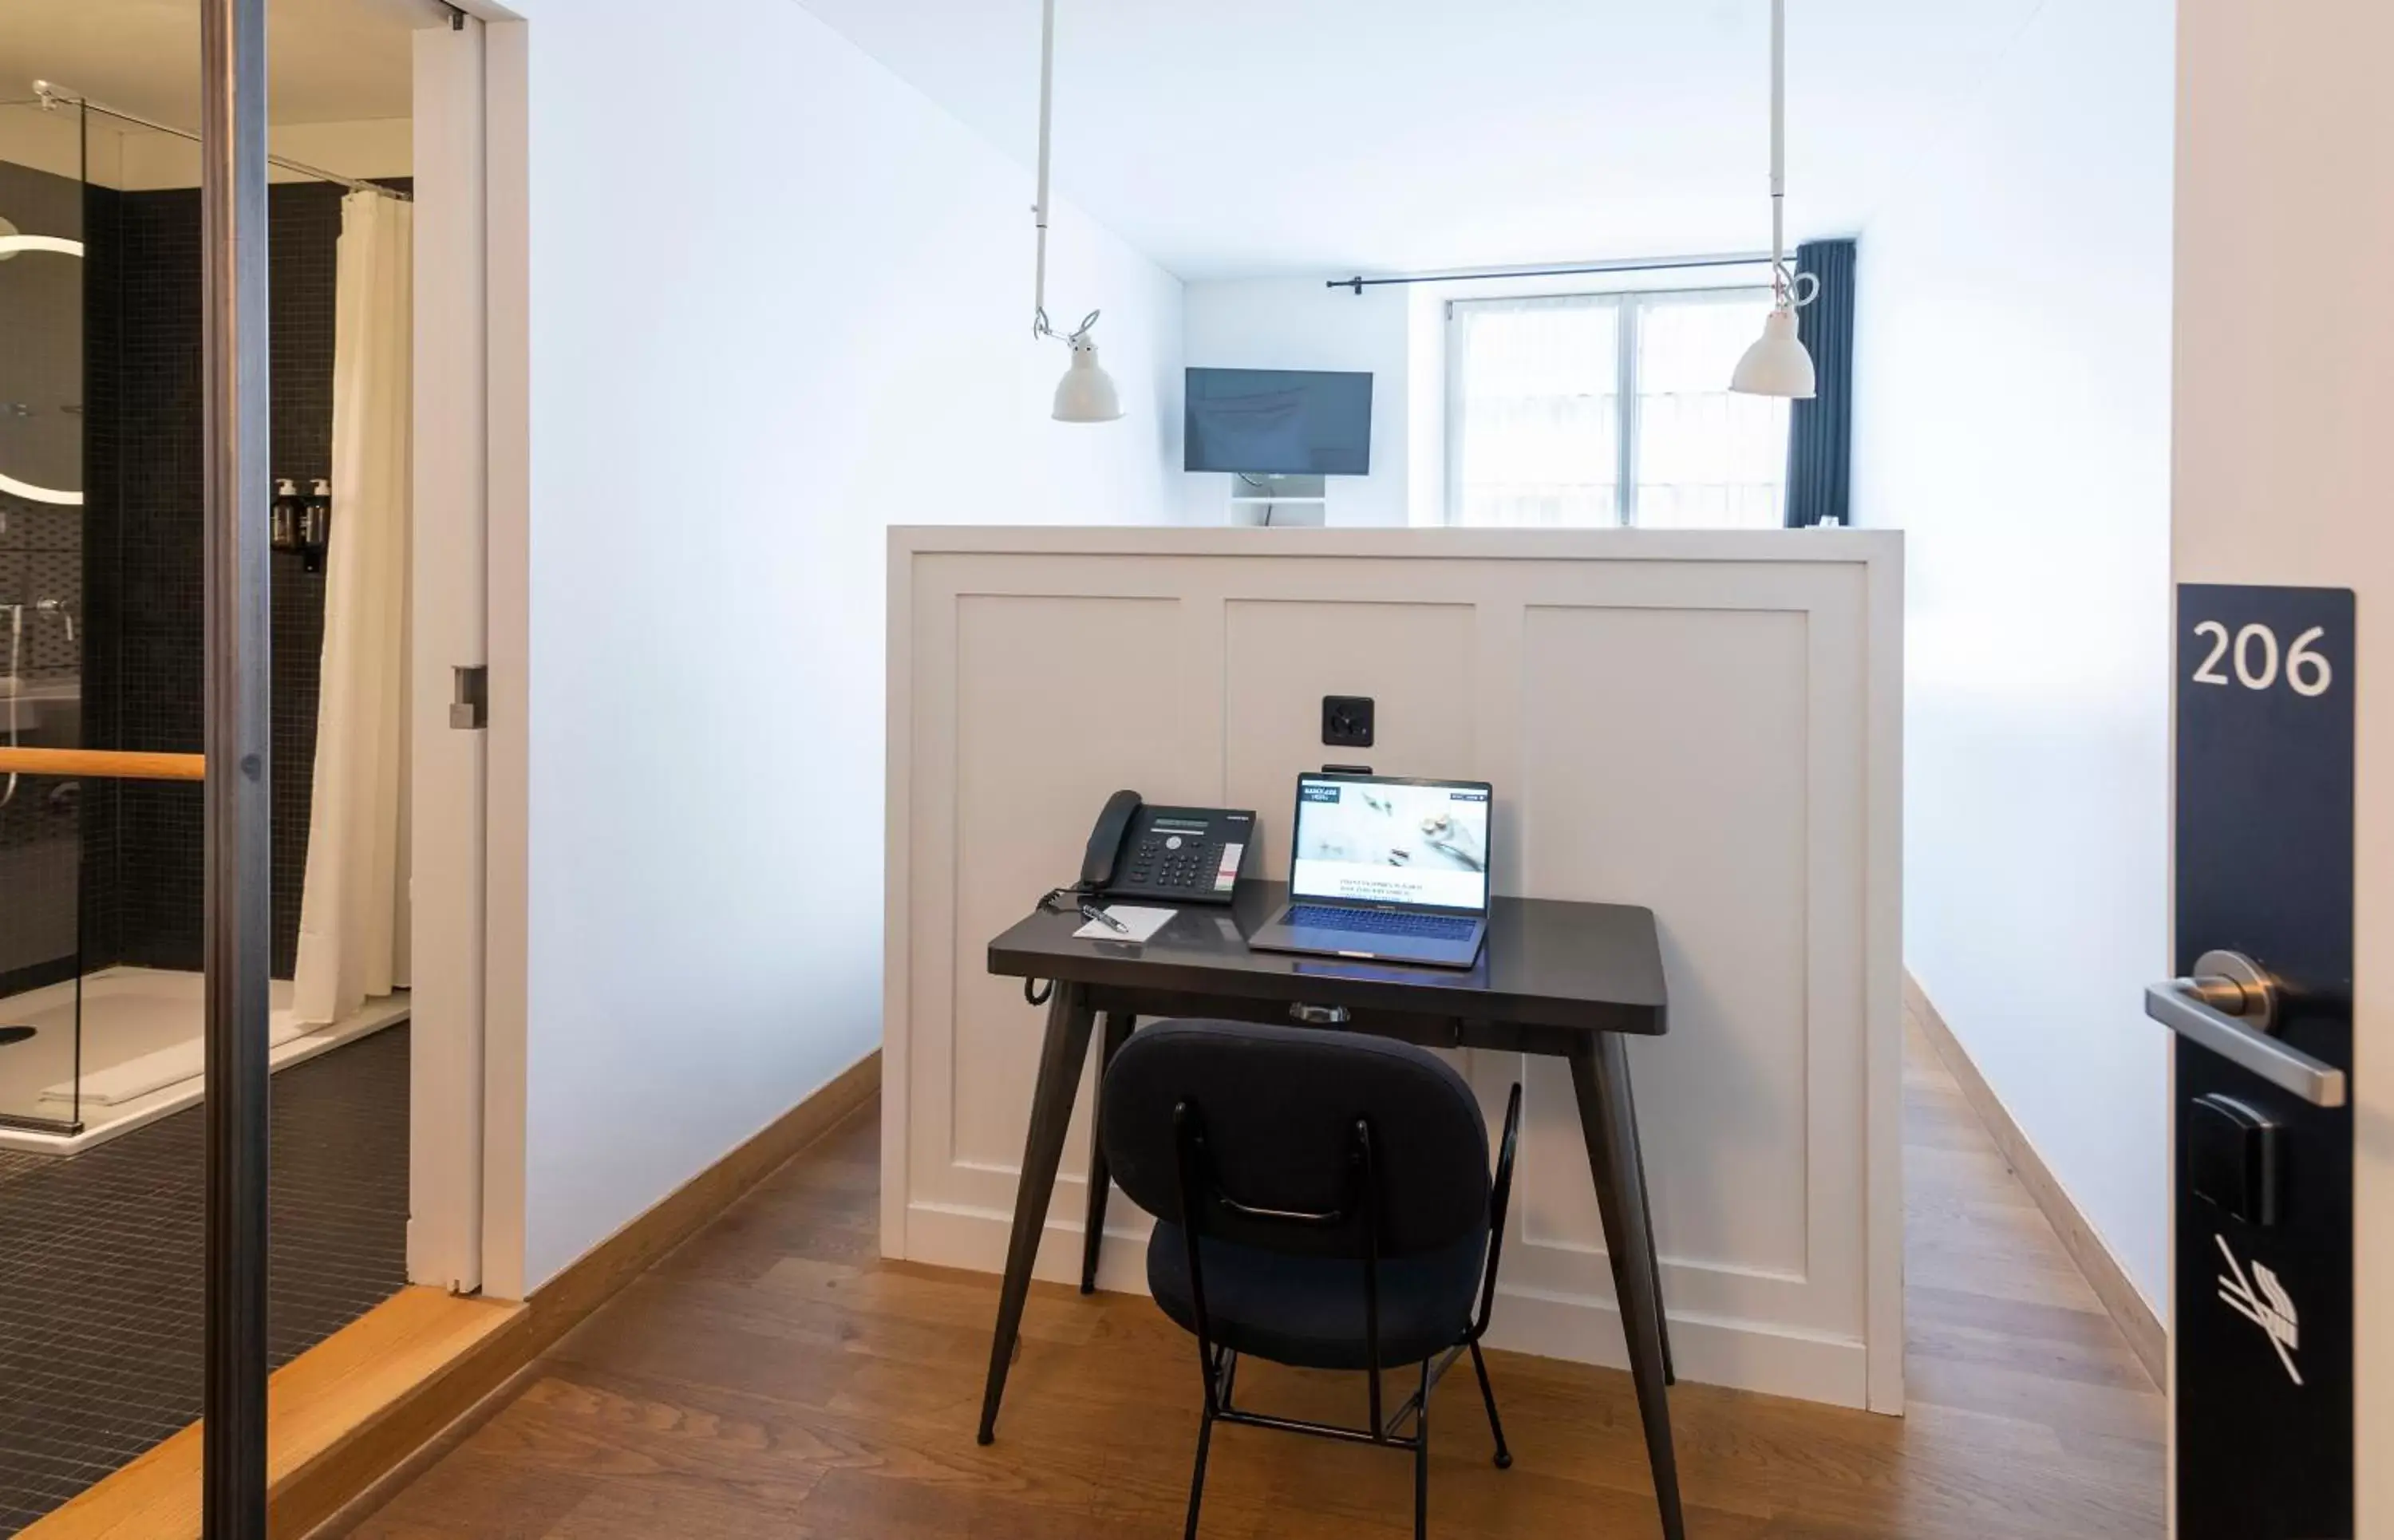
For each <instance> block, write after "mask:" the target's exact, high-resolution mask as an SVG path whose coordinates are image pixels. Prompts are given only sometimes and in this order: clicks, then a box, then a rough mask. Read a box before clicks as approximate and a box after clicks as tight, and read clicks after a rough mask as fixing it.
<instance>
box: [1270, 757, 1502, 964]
mask: <svg viewBox="0 0 2394 1540" xmlns="http://www.w3.org/2000/svg"><path fill="white" fill-rule="evenodd" d="M1488 804H1489V788H1488V783H1487V782H1485V781H1416V780H1408V779H1405V778H1402V777H1399V776H1393V775H1333V774H1330V773H1327V772H1323V773H1320V774H1313V773H1309V774H1305V775H1300V776H1298V777H1297V778H1296V822H1295V823H1292V824H1291V825H1290V838H1289V875H1288V894H1289V902H1288V903H1287V905H1286V906H1285V907H1283V908H1282V910H1281V911H1280V913H1278V914H1277V915H1273V916H1272V917H1271V919H1270V921H1269V923H1267V924H1266V925H1265V926H1264V927H1263V928H1262V929H1260V930H1257V931H1256V933H1255V934H1254V935H1252V936H1250V937H1248V938H1247V944H1248V945H1249V946H1251V947H1255V948H1256V949H1257V950H1259V951H1264V952H1301V953H1305V954H1309V955H1313V956H1322V957H1356V958H1361V959H1365V960H1367V961H1371V962H1381V963H1418V964H1424V965H1427V966H1428V967H1470V966H1471V965H1472V964H1473V963H1474V962H1475V961H1477V960H1478V958H1479V956H1480V942H1481V941H1483V940H1485V939H1486V937H1487V934H1488Z"/></svg>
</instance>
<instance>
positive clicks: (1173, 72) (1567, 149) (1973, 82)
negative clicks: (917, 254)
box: [801, 0, 2045, 279]
mask: <svg viewBox="0 0 2394 1540" xmlns="http://www.w3.org/2000/svg"><path fill="white" fill-rule="evenodd" d="M801 3H802V4H804V5H805V6H806V7H807V8H808V9H809V10H811V11H813V12H814V13H815V14H816V15H818V16H820V17H821V18H822V20H825V21H826V22H828V23H829V24H830V25H832V26H833V27H834V28H835V29H837V30H838V31H839V32H840V33H844V34H845V35H846V36H848V38H849V39H851V40H852V41H853V42H855V43H856V44H857V45H858V46H861V47H862V48H863V49H864V50H865V51H866V52H867V53H869V54H871V55H873V56H874V57H875V58H876V59H880V60H881V61H882V62H883V63H884V64H886V65H888V67H889V68H890V69H891V70H892V71H894V72H896V73H897V74H898V75H900V76H901V77H902V78H903V79H905V80H907V81H910V82H912V83H913V84H914V86H916V87H917V88H919V89H920V90H922V91H923V92H924V93H925V94H926V95H927V96H929V97H930V98H932V99H934V100H935V101H938V102H939V103H940V104H941V105H942V106H944V107H946V108H947V109H948V110H949V111H950V112H953V113H954V114H955V115H956V116H957V117H959V118H961V119H963V120H964V121H965V122H966V123H967V124H969V125H972V126H973V127H974V128H976V129H978V130H980V132H981V133H982V134H983V135H985V136H987V137H988V138H992V139H993V140H995V141H996V142H997V143H998V144H1000V145H1001V146H1003V147H1004V148H1005V149H1006V151H1008V152H1009V153H1011V154H1013V155H1015V156H1017V157H1018V158H1019V159H1020V160H1021V161H1022V162H1023V163H1024V164H1025V165H1029V164H1030V163H1031V161H1032V160H1033V154H1034V151H1035V145H1036V131H1037V121H1038V61H1039V3H1038V0H801ZM2044 4H2045V0H1970V3H1968V4H1963V3H1961V0H1804V3H1802V4H1800V5H1797V6H1795V7H1792V9H1793V10H1794V12H1795V15H1794V16H1793V18H1792V19H1791V20H1790V24H1789V33H1788V72H1789V91H1788V114H1789V151H1788V170H1789V178H1790V180H1789V197H1788V219H1789V224H1790V230H1791V235H1796V236H1800V235H1810V234H1823V235H1825V234H1844V233H1850V232H1852V231H1855V230H1859V229H1860V228H1861V225H1862V224H1863V222H1864V221H1865V220H1866V219H1867V218H1868V217H1869V216H1870V215H1871V214H1872V212H1873V211H1874V209H1875V208H1877V207H1878V206H1879V204H1881V203H1883V202H1884V201H1885V199H1886V198H1887V197H1888V194H1889V192H1890V191H1891V190H1893V189H1894V188H1895V187H1897V186H1898V185H1900V183H1901V180H1902V179H1903V178H1906V177H1908V176H1910V175H1912V174H1914V168H1913V166H1912V165H1910V164H1909V163H1910V161H1911V160H1912V158H1913V157H1914V155H1915V154H1916V152H1917V151H1918V149H1919V147H1920V146H1921V145H1922V144H1923V143H1924V142H1926V141H1928V140H1929V139H1930V138H1931V136H1932V133H1933V130H1934V128H1935V125H1936V124H1937V120H1938V118H1939V116H1940V113H1942V112H1950V111H1952V110H1953V108H1954V107H1955V106H1956V105H1958V104H1962V103H1966V102H1967V101H1968V100H1969V99H1970V97H1971V95H1972V93H1973V91H1974V89H1975V87H1976V86H1977V85H1978V84H1979V83H1980V82H1981V81H1982V80H1984V79H1985V78H1986V76H1987V74H1988V72H1989V71H1990V70H1991V69H1992V68H1993V65H1994V63H1995V62H1996V60H1997V59H2000V58H2001V56H2002V54H2003V52H2004V50H2005V48H2006V46H2008V45H2009V44H2010V42H2011V41H2012V39H2014V38H2015V37H2017V36H2018V35H2019V32H2020V30H2021V29H2022V28H2023V27H2024V26H2025V25H2026V24H2027V22H2028V20H2029V19H2030V18H2032V16H2033V15H2034V14H2035V12H2036V11H2037V10H2038V9H2039V8H2040V7H2042V6H2043V5H2044ZM1058 8H1059V17H1058V22H1057V27H1058V33H1057V35H1058V42H1057V59H1056V71H1057V110H1056V111H1057V117H1056V159H1055V166H1056V173H1055V174H1056V184H1057V188H1058V190H1059V191H1060V192H1061V193H1062V194H1063V195H1064V196H1065V197H1067V198H1069V199H1071V200H1072V202H1074V203H1075V204H1079V205H1080V206H1081V207H1082V208H1084V209H1085V210H1087V211H1089V212H1090V213H1092V214H1094V215H1095V216H1097V217H1098V218H1099V219H1101V220H1102V221H1104V222H1105V223H1106V224H1107V225H1108V226H1110V227H1111V229H1112V230H1114V231H1115V232H1117V233H1118V234H1120V235H1122V236H1124V237H1125V239H1127V240H1129V241H1130V242H1131V243H1132V244H1134V245H1136V246H1138V247H1139V248H1140V249H1141V250H1142V251H1145V252H1146V253H1148V254H1149V255H1150V256H1151V257H1154V258H1155V259H1156V260H1158V261H1160V262H1162V263H1163V264H1164V266H1165V267H1167V268H1169V269H1171V270H1173V271H1175V272H1177V273H1178V274H1180V275H1181V276H1182V277H1184V278H1191V279H1204V278H1222V277H1234V276H1247V275H1261V274H1277V273H1300V272H1302V273H1320V274H1322V275H1324V276H1329V275H1333V274H1338V273H1344V272H1351V271H1357V270H1361V271H1366V272H1370V271H1382V272H1386V271H1394V270H1435V269H1453V268H1459V267H1467V266H1479V265H1483V264H1485V265H1518V264H1530V263H1538V262H1548V261H1559V260H1573V259H1578V260H1585V259H1591V258H1598V257H1637V256H1659V255H1665V254H1676V255H1690V254H1710V253H1720V252H1732V251H1737V252H1742V251H1753V250H1757V249H1764V248H1767V247H1768V246H1769V236H1770V226H1769V202H1768V191H1769V179H1768V178H1769V137H1768V136H1769V5H1768V3H1767V0H1204V3H1203V4H1191V3H1190V0H1059V7H1058Z"/></svg>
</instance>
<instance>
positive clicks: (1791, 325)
mask: <svg viewBox="0 0 2394 1540" xmlns="http://www.w3.org/2000/svg"><path fill="white" fill-rule="evenodd" d="M1820 292H1821V281H1820V279H1819V278H1818V277H1817V276H1815V275H1814V274H1811V273H1809V272H1805V273H1793V274H1791V273H1789V272H1788V270H1787V0H1770V301H1771V302H1770V314H1769V317H1768V318H1767V319H1765V320H1764V322H1762V336H1761V339H1760V340H1759V341H1757V342H1756V343H1755V345H1754V346H1753V347H1751V348H1748V349H1746V350H1745V356H1744V357H1743V358H1742V359H1739V360H1738V361H1737V373H1736V374H1734V375H1730V382H1729V388H1730V389H1732V390H1736V391H1742V392H1743V393H1744V394H1746V395H1749V396H1786V397H1790V398H1792V399H1794V400H1797V401H1809V400H1811V399H1812V396H1813V395H1814V393H1815V391H1816V388H1817V387H1816V384H1815V381H1814V376H1813V373H1812V355H1811V354H1810V353H1809V351H1807V350H1806V349H1805V347H1804V343H1803V339H1802V338H1800V337H1798V336H1796V335H1795V312H1796V311H1797V310H1799V309H1802V308H1803V307H1805V306H1807V305H1809V304H1810V303H1812V301H1813V299H1814V297H1815V296H1818V295H1819V294H1820Z"/></svg>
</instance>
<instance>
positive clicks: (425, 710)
mask: <svg viewBox="0 0 2394 1540" xmlns="http://www.w3.org/2000/svg"><path fill="white" fill-rule="evenodd" d="M486 18H487V19H486ZM505 18H506V13H505V12H503V11H500V10H498V9H497V8H496V7H484V6H476V7H473V9H472V11H471V12H460V13H458V14H456V15H455V16H454V20H453V22H452V24H450V25H447V26H434V27H428V28H426V29H424V30H422V31H419V32H418V33H415V36H414V171H415V178H416V189H415V192H416V202H415V240H416V261H415V319H414V349H415V370H414V393H415V394H414V559H413V572H412V573H411V578H412V584H411V614H412V631H411V648H412V652H413V663H414V676H413V677H414V699H413V702H412V705H411V710H412V713H413V721H412V726H413V729H414V731H413V741H412V751H411V758H412V763H411V775H412V785H413V793H414V796H413V814H412V818H413V825H412V835H411V838H412V872H413V879H412V888H411V895H410V902H411V906H412V941H413V945H412V953H413V956H412V961H413V970H412V982H413V985H414V992H413V1009H412V1015H413V1027H412V1042H411V1049H412V1051H411V1054H410V1069H409V1079H410V1094H411V1104H410V1111H411V1116H410V1132H409V1159H408V1173H409V1175H408V1189H409V1191H408V1204H409V1222H408V1242H407V1251H408V1257H407V1272H408V1278H409V1280H410V1281H411V1282H412V1283H427V1284H433V1285H436V1286H440V1287H444V1288H447V1289H450V1290H452V1291H453V1292H455V1293H461V1294H465V1293H473V1292H476V1291H478V1290H479V1291H480V1292H482V1293H484V1294H488V1295H492V1296H499V1297H506V1298H518V1297H520V1296H522V1293H523V1149H524V1141H523V1121H524V1038H525V1010H524V1001H525V991H524V956H525V945H524V942H525V881H524V852H525V839H524V831H525V817H524V815H525V802H526V786H527V777H526V773H525V769H526V752H525V750H526V740H527V714H526V709H525V705H526V691H525V678H526V661H527V652H528V645H527V644H528V639H529V638H528V629H527V625H526V619H525V612H526V599H527V597H528V586H529V565H530V564H529V549H530V546H529V539H528V524H529V517H530V477H529V465H530V457H529V444H528V423H529V419H530V399H529V398H530V359H529V341H528V339H529V331H528V327H527V324H526V320H525V312H526V308H527V306H526V300H527V285H528V281H529V263H528V250H529V244H528V225H527V217H526V212H525V196H524V194H525V191H526V188H527V185H528V181H529V159H528V138H527V134H526V123H527V112H526V97H525V90H526V73H525V69H524V59H525V54H524V46H525V37H524V32H525V29H524V26H523V24H522V23H521V22H520V21H513V20H506V19H505ZM471 669H480V671H481V678H482V681H483V684H482V689H481V691H480V704H479V714H480V725H473V717H474V716H475V713H476V711H477V706H476V704H475V703H474V702H473V701H472V700H471V699H470V698H469V697H470V696H471V694H472V691H470V690H469V689H468V688H467V684H466V681H465V680H464V678H462V677H461V675H460V673H459V671H461V670H471ZM453 712H462V713H463V714H464V715H463V716H453Z"/></svg>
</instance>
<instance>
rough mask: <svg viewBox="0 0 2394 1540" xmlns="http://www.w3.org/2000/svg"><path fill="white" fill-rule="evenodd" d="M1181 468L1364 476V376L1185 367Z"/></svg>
mask: <svg viewBox="0 0 2394 1540" xmlns="http://www.w3.org/2000/svg"><path fill="white" fill-rule="evenodd" d="M1186 400H1187V402H1188V431H1187V433H1186V434H1185V435H1184V436H1183V441H1184V443H1185V444H1186V446H1187V447H1186V450H1185V452H1184V454H1183V459H1182V465H1183V467H1184V468H1186V469H1189V470H1228V471H1234V472H1237V473H1239V474H1242V475H1246V476H1368V475H1370V474H1371V473H1372V376H1371V375H1368V374H1335V373H1328V372H1324V371H1320V370H1305V369H1191V370H1190V371H1189V376H1188V388H1187V395H1186Z"/></svg>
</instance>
